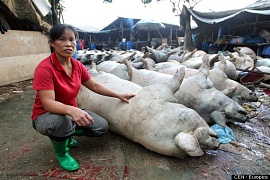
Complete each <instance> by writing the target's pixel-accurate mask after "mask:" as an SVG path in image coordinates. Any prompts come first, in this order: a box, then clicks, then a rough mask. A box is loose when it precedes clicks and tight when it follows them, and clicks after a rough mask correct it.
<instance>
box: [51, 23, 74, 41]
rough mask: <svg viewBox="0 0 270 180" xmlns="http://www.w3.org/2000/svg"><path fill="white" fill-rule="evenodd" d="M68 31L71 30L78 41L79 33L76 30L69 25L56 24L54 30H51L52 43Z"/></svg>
mask: <svg viewBox="0 0 270 180" xmlns="http://www.w3.org/2000/svg"><path fill="white" fill-rule="evenodd" d="M66 29H71V30H72V31H73V33H74V35H75V39H78V37H79V35H78V32H77V31H76V29H75V28H74V27H73V26H72V25H69V24H56V25H54V26H53V27H52V29H51V30H50V35H49V37H50V41H55V40H57V39H59V38H60V37H61V36H62V35H63V33H64V32H65V30H66Z"/></svg>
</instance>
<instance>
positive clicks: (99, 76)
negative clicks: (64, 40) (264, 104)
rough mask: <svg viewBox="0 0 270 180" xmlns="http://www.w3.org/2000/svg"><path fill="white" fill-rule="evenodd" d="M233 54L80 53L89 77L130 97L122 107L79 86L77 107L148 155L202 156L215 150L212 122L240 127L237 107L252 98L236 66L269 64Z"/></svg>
mask: <svg viewBox="0 0 270 180" xmlns="http://www.w3.org/2000/svg"><path fill="white" fill-rule="evenodd" d="M234 51H235V52H228V51H227V52H226V55H224V54H222V53H220V54H207V53H205V52H204V51H201V50H196V49H195V50H194V51H192V52H190V51H184V50H181V48H180V47H179V48H175V49H172V48H170V47H169V46H167V45H162V46H160V47H158V48H156V49H154V48H150V47H144V48H143V49H142V51H137V50H129V51H114V50H109V51H108V50H103V51H98V50H91V51H88V50H85V51H78V57H79V59H80V60H81V61H82V62H83V63H84V62H87V61H89V60H90V61H91V65H90V68H89V73H90V74H91V76H92V78H94V79H95V80H96V81H97V82H99V83H101V84H102V85H104V86H105V87H107V88H109V89H112V90H114V91H116V92H119V93H135V94H136V96H135V97H133V98H132V99H130V101H129V104H127V103H124V102H121V101H120V100H119V99H116V98H111V97H105V96H101V95H98V94H96V93H94V92H91V91H89V90H88V89H86V88H84V87H82V88H81V90H80V93H79V96H78V104H79V106H80V107H81V108H85V109H89V110H91V111H93V112H95V113H97V114H99V115H100V116H102V117H104V118H105V119H107V120H108V123H109V129H110V130H111V131H113V132H115V133H117V134H119V135H121V136H124V137H126V138H128V139H129V140H131V141H133V142H136V143H139V144H141V145H143V146H144V147H145V148H147V149H149V150H151V151H154V152H157V153H159V154H163V155H168V156H174V157H185V156H187V155H189V156H201V155H203V154H204V151H205V150H212V149H217V148H218V147H219V145H220V142H219V140H218V135H217V134H216V133H215V132H214V131H213V130H212V129H211V125H214V124H217V125H219V126H221V127H223V128H225V127H227V125H226V123H228V122H240V123H244V122H245V121H246V120H247V111H246V110H245V109H244V108H243V107H242V104H243V103H244V102H252V101H253V102H256V101H258V97H257V96H256V93H255V91H252V90H250V89H249V88H248V87H247V86H245V85H244V84H242V83H240V82H239V76H240V75H241V73H243V71H239V69H242V70H247V71H252V70H254V68H256V69H258V70H259V71H262V72H270V68H269V67H270V64H269V62H270V61H269V60H268V59H263V58H261V57H258V56H256V54H255V53H254V52H253V51H252V50H251V49H249V48H247V47H241V48H240V47H238V48H234ZM264 78H265V79H264V80H268V76H266V75H265V76H264ZM262 84H263V83H262Z"/></svg>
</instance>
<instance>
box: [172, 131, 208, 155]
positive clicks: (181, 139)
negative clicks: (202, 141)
mask: <svg viewBox="0 0 270 180" xmlns="http://www.w3.org/2000/svg"><path fill="white" fill-rule="evenodd" d="M175 144H176V146H177V147H178V148H180V149H182V150H183V151H185V152H186V153H187V154H188V155H190V156H201V155H203V151H202V150H201V148H200V145H199V142H198V140H197V138H196V137H195V136H194V134H193V133H192V132H190V133H186V132H181V133H178V134H177V135H176V137H175Z"/></svg>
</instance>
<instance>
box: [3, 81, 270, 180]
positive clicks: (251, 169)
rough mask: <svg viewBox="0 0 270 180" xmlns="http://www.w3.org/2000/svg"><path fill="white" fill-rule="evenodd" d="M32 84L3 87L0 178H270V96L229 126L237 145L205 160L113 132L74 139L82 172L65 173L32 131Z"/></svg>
mask: <svg viewBox="0 0 270 180" xmlns="http://www.w3.org/2000/svg"><path fill="white" fill-rule="evenodd" d="M31 86H32V84H31V80H29V81H24V82H20V83H15V84H12V85H8V86H4V87H0V157H1V159H0V179H1V180H10V179H106V180H107V179H134V180H138V179H140V180H164V179H169V180H171V179H172V180H175V179H177V180H178V179H180V180H181V179H183V180H186V179H188V180H189V179H209V180H212V179H213V180H214V179H215V180H216V179H221V180H224V179H232V175H243V174H245V175H247V174H248V175H270V148H269V147H270V116H269V112H270V111H269V109H270V97H269V95H268V90H263V89H257V92H258V93H259V95H260V101H259V102H256V103H248V104H245V108H246V109H247V110H249V119H248V121H247V122H246V123H244V124H243V123H234V124H228V126H229V127H230V128H231V129H232V130H233V132H234V134H235V136H236V141H235V142H233V143H231V144H222V145H221V146H220V148H219V149H218V150H216V151H213V150H211V151H206V152H205V154H204V155H203V156H201V157H186V158H184V159H178V158H174V157H167V156H163V155H159V154H157V153H155V152H152V151H149V150H147V149H145V148H144V147H143V146H141V145H139V144H136V143H134V142H131V141H129V140H127V139H125V138H123V137H121V136H119V135H117V134H114V133H112V132H109V133H107V134H106V135H104V136H102V137H99V138H87V137H75V138H76V139H77V140H78V142H79V144H80V146H79V147H78V148H76V149H71V151H70V153H71V154H72V155H73V156H74V157H75V159H77V161H78V162H79V164H80V169H79V170H78V171H76V172H65V171H62V170H61V169H60V168H59V165H58V163H57V161H56V160H55V158H54V153H53V149H52V146H51V144H50V141H49V139H48V138H47V137H44V136H42V135H40V134H38V133H37V132H35V130H34V129H33V128H32V126H31V120H30V116H31V108H32V104H33V100H34V97H35V92H34V91H32V90H31Z"/></svg>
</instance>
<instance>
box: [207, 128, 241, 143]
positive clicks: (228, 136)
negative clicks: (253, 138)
mask: <svg viewBox="0 0 270 180" xmlns="http://www.w3.org/2000/svg"><path fill="white" fill-rule="evenodd" d="M211 128H212V129H213V131H215V133H217V135H218V141H219V142H220V143H221V144H228V143H230V142H231V141H232V140H235V139H236V138H235V135H234V133H233V131H232V129H231V128H229V127H228V126H226V127H225V128H224V127H222V126H220V125H218V124H215V125H213V126H211Z"/></svg>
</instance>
